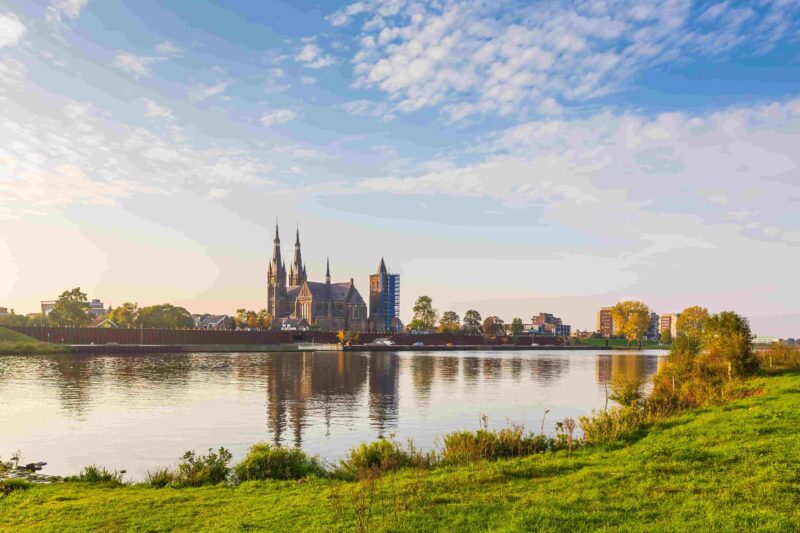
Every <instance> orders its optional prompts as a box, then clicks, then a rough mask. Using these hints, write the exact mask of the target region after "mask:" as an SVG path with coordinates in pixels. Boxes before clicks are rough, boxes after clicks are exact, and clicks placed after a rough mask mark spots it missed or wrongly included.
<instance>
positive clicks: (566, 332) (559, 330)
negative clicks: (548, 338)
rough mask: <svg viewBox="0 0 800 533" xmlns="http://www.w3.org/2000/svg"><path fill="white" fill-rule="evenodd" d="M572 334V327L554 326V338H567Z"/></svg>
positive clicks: (565, 325)
mask: <svg viewBox="0 0 800 533" xmlns="http://www.w3.org/2000/svg"><path fill="white" fill-rule="evenodd" d="M571 333H572V326H570V325H568V324H560V325H558V326H556V330H555V334H556V337H569V336H570V334H571Z"/></svg>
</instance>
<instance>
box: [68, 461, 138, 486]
mask: <svg viewBox="0 0 800 533" xmlns="http://www.w3.org/2000/svg"><path fill="white" fill-rule="evenodd" d="M123 474H125V470H119V471H117V470H108V469H107V468H106V467H104V466H97V465H89V466H87V467H85V468H84V469H83V470H81V471H80V473H79V474H78V475H77V476H70V477H67V478H64V479H65V481H85V482H87V483H109V484H112V485H122V475H123Z"/></svg>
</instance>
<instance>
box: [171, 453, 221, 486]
mask: <svg viewBox="0 0 800 533" xmlns="http://www.w3.org/2000/svg"><path fill="white" fill-rule="evenodd" d="M231 458H232V455H231V452H229V451H228V450H226V449H225V448H220V449H219V450H218V451H216V452H215V451H214V450H213V449H211V448H209V449H208V455H196V454H195V452H194V451H188V452H186V453H185V454H183V457H181V462H180V463H179V464H178V470H177V472H176V473H175V481H176V482H177V483H178V484H181V485H188V486H190V487H199V486H201V485H216V484H218V483H222V482H224V481H226V480H227V479H228V474H230V471H231V469H230V466H228V465H229V463H230V462H231Z"/></svg>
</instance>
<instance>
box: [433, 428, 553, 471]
mask: <svg viewBox="0 0 800 533" xmlns="http://www.w3.org/2000/svg"><path fill="white" fill-rule="evenodd" d="M564 445H566V440H565V441H564ZM559 447H560V446H559V444H558V443H557V441H556V440H555V439H553V438H550V437H547V436H545V435H535V434H533V433H526V432H525V430H524V428H523V427H522V426H512V427H510V428H504V429H501V430H499V431H494V430H488V429H485V428H484V429H479V430H478V431H456V432H453V433H448V434H447V435H445V436H444V441H443V446H442V452H441V461H442V462H443V463H445V464H451V465H460V464H467V463H472V462H476V461H480V460H481V459H488V460H497V459H506V458H510V457H524V456H526V455H533V454H536V453H544V452H546V451H550V450H555V449H559Z"/></svg>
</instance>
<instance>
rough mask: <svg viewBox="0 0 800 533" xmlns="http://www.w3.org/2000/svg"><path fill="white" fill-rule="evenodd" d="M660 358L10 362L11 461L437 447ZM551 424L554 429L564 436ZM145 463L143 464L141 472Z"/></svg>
mask: <svg viewBox="0 0 800 533" xmlns="http://www.w3.org/2000/svg"><path fill="white" fill-rule="evenodd" d="M662 360H663V357H661V356H659V355H658V354H653V353H643V354H637V353H631V352H625V353H611V352H606V353H600V354H594V353H587V352H499V353H491V352H464V353H446V354H428V353H389V352H380V353H338V352H330V353H273V354H168V355H155V354H145V355H127V356H126V355H114V356H66V355H59V356H28V357H0V428H3V438H2V442H0V445H1V446H0V455H2V454H7V453H9V452H10V451H11V450H16V449H22V450H24V452H25V453H26V455H27V456H29V457H30V458H31V459H36V460H45V461H48V462H49V463H50V464H51V465H54V470H53V472H52V473H69V472H74V471H75V470H76V469H78V468H80V467H81V466H83V465H85V464H88V463H90V462H98V463H103V464H106V465H108V466H119V467H122V468H128V469H129V471H132V472H134V475H137V474H136V472H143V471H144V469H145V468H150V467H153V466H157V465H159V464H169V463H170V462H171V461H174V459H175V458H177V457H179V456H180V454H181V453H182V452H183V451H185V450H186V449H190V448H194V449H203V448H206V447H208V446H220V445H224V446H226V447H229V448H231V449H232V451H234V454H235V455H236V454H238V455H241V454H242V453H243V452H244V451H245V450H246V448H247V446H249V445H250V444H252V443H253V442H256V441H259V440H266V441H271V442H274V443H278V444H287V445H293V446H302V447H303V448H305V449H307V450H309V451H310V452H311V453H318V454H321V455H322V456H323V457H325V458H328V459H335V458H338V457H340V456H341V455H343V454H344V453H345V452H346V450H347V449H348V448H349V447H350V446H352V445H353V444H355V443H358V442H362V441H365V440H371V439H374V438H377V437H386V436H389V435H396V436H397V437H398V438H405V437H414V438H415V439H416V441H417V443H418V444H419V445H421V446H428V447H430V446H432V445H433V443H434V440H435V437H436V436H437V435H441V434H442V433H444V432H446V431H452V430H455V429H463V428H468V427H475V426H476V425H477V421H478V420H479V418H480V416H481V415H482V414H486V415H488V416H489V419H490V422H491V423H492V425H498V426H501V425H504V424H505V423H507V422H524V423H526V424H528V426H529V427H535V428H538V425H539V424H540V423H541V419H540V417H541V413H542V412H543V410H544V409H545V408H547V409H550V410H551V414H550V415H548V421H553V422H554V421H555V420H558V419H560V418H563V417H565V416H578V415H581V414H585V413H588V412H589V411H591V410H592V409H593V408H597V407H602V405H603V403H604V401H605V390H604V389H605V387H604V385H603V384H604V382H606V381H610V380H612V379H613V378H614V376H616V375H624V376H626V377H628V378H638V379H647V378H648V377H649V376H650V375H652V374H653V373H654V372H655V371H656V369H657V368H658V365H659V364H660V363H661V361H662ZM551 429H552V428H551ZM130 461H135V462H136V464H131V463H130Z"/></svg>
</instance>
